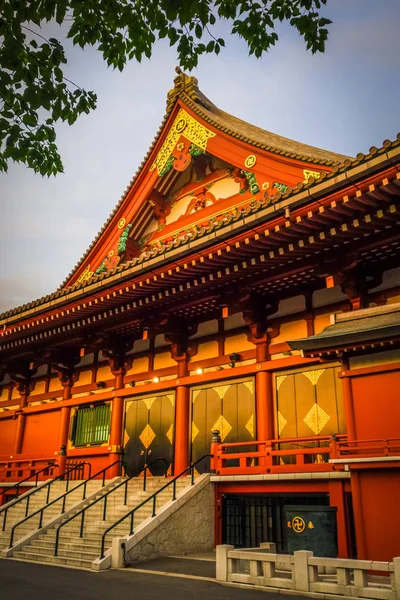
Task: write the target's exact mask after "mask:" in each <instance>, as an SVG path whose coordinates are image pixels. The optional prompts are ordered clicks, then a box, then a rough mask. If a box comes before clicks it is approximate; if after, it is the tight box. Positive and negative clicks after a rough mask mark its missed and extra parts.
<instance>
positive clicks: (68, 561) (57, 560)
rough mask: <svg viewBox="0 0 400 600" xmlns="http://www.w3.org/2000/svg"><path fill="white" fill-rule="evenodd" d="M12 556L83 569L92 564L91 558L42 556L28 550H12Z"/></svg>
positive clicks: (88, 567)
mask: <svg viewBox="0 0 400 600" xmlns="http://www.w3.org/2000/svg"><path fill="white" fill-rule="evenodd" d="M14 557H15V558H22V559H23V560H29V561H35V562H40V563H43V564H59V565H70V566H71V567H81V568H83V569H90V568H91V564H92V561H91V560H76V559H72V558H61V557H59V556H46V557H42V556H41V555H40V554H29V553H28V552H14Z"/></svg>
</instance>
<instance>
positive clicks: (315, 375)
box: [302, 369, 325, 385]
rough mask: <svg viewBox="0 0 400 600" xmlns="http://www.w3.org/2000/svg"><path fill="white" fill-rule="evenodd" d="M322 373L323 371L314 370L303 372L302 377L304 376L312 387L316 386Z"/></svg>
mask: <svg viewBox="0 0 400 600" xmlns="http://www.w3.org/2000/svg"><path fill="white" fill-rule="evenodd" d="M322 373H325V369H314V370H313V371H304V372H303V373H302V375H305V376H306V377H307V379H309V380H310V381H311V383H312V384H313V385H317V383H318V379H319V378H320V377H321V375H322Z"/></svg>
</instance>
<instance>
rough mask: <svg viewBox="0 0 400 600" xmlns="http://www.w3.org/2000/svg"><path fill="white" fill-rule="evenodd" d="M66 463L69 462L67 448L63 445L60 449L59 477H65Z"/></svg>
mask: <svg viewBox="0 0 400 600" xmlns="http://www.w3.org/2000/svg"><path fill="white" fill-rule="evenodd" d="M66 463H67V448H66V446H64V445H61V446H60V450H59V451H58V476H59V477H64V475H65V466H66Z"/></svg>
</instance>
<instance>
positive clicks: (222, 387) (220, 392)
mask: <svg viewBox="0 0 400 600" xmlns="http://www.w3.org/2000/svg"><path fill="white" fill-rule="evenodd" d="M230 387H231V386H230V385H219V386H217V387H215V388H213V389H214V390H215V391H216V392H217V394H218V397H219V398H220V399H221V400H222V399H223V397H224V396H225V394H226V392H227V391H228V390H229V388H230Z"/></svg>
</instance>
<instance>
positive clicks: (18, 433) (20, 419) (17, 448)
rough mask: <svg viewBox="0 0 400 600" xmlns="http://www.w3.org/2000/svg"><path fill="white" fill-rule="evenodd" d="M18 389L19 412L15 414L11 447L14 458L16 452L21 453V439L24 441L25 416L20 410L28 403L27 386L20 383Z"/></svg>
mask: <svg viewBox="0 0 400 600" xmlns="http://www.w3.org/2000/svg"><path fill="white" fill-rule="evenodd" d="M18 389H19V391H20V393H21V397H20V400H19V413H18V415H17V427H16V430H15V438H14V447H13V457H14V459H15V456H16V454H21V450H22V445H23V441H24V432H25V420H26V416H25V414H24V413H23V412H22V411H23V409H24V408H25V406H26V405H27V404H28V395H29V386H28V385H24V384H22V385H20V386H19V388H18Z"/></svg>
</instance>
